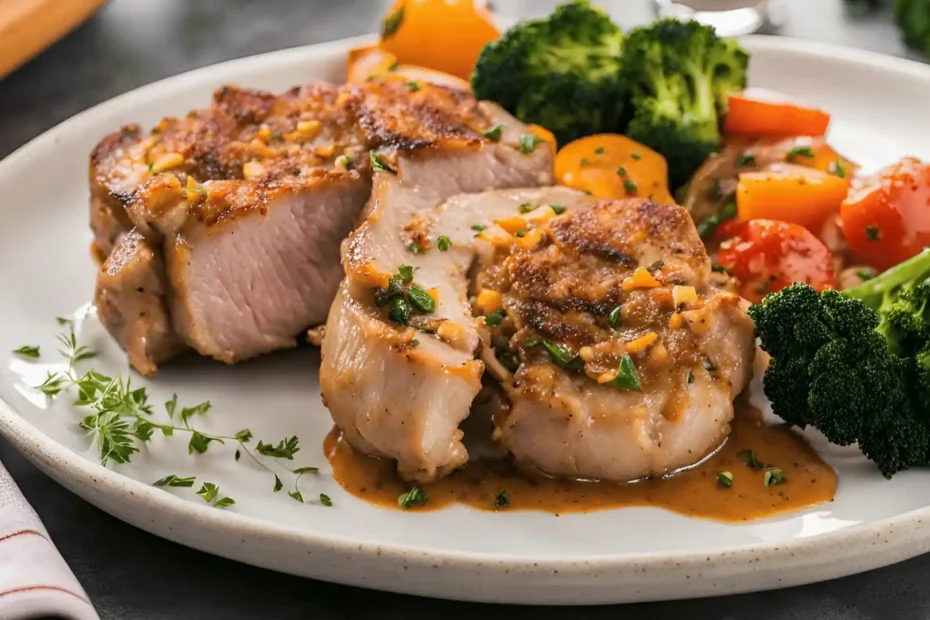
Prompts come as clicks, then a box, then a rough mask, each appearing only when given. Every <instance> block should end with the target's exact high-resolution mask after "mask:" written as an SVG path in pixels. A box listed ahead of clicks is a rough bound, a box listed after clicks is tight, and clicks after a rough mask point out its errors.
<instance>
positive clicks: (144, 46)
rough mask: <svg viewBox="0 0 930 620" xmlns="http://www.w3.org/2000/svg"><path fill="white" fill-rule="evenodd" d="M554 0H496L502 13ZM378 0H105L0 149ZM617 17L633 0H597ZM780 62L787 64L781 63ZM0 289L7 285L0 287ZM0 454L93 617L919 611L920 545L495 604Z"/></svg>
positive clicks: (309, 35) (372, 17) (816, 13)
mask: <svg viewBox="0 0 930 620" xmlns="http://www.w3.org/2000/svg"><path fill="white" fill-rule="evenodd" d="M556 3H557V2H556V1H555V0H497V2H495V5H496V6H497V7H499V9H500V10H501V11H502V12H505V13H507V14H510V15H526V14H534V13H545V12H547V11H548V10H549V9H550V8H551V7H552V6H554V5H555V4H556ZM785 3H786V9H787V15H788V23H787V24H785V26H784V27H783V28H782V31H781V32H782V33H783V34H787V35H790V36H797V37H803V38H809V39H816V40H821V41H829V42H833V43H841V44H845V45H851V46H856V47H863V48H867V49H872V50H875V51H880V52H884V53H888V54H897V55H904V54H905V51H904V49H903V47H902V46H901V44H900V42H899V39H898V35H897V32H896V30H895V29H894V27H893V26H892V25H891V24H890V20H889V18H888V16H887V15H884V16H882V15H878V16H871V17H868V18H859V19H853V18H850V17H848V16H847V15H845V13H844V11H843V8H842V4H841V2H840V0H785ZM388 4H389V2H386V1H384V0H380V1H370V0H357V1H353V0H335V1H329V2H327V1H324V0H157V1H154V0H111V2H110V3H109V4H108V5H107V6H106V7H105V8H104V9H103V10H102V11H101V12H100V13H98V14H97V15H96V16H95V17H93V18H92V19H91V20H90V21H88V22H87V23H85V24H84V25H83V26H81V27H80V28H79V29H78V30H77V31H75V32H74V33H72V34H71V35H69V36H68V37H66V38H65V39H64V40H62V41H61V42H60V43H58V44H57V45H55V46H54V47H52V48H51V49H49V50H47V51H46V52H45V53H43V54H41V55H40V56H39V57H37V58H36V59H34V60H33V61H32V62H30V63H29V64H27V65H26V66H25V67H23V68H22V69H20V70H19V71H17V72H15V73H14V74H12V75H10V76H9V77H7V78H6V79H4V80H0V157H4V156H6V155H7V154H9V153H11V152H12V151H13V150H15V149H16V148H17V147H19V146H20V145H22V144H24V143H25V142H27V141H29V140H30V139H32V138H34V137H35V136H37V135H39V134H40V133H42V132H43V131H45V130H47V129H49V128H50V127H52V126H53V125H55V124H57V123H59V122H61V121H63V120H65V119H66V118H68V117H70V116H72V115H74V114H76V113H77V112H80V111H81V110H84V109H86V108H89V107H91V106H93V105H95V104H97V103H100V102H101V101H104V100H106V99H109V98H111V97H113V96H115V95H118V94H120V93H123V92H125V91H127V90H131V89H133V88H135V87H137V86H141V85H143V84H146V83H148V82H152V81H154V80H158V79H160V78H163V77H167V76H169V75H174V74H177V73H181V72H184V71H187V70H189V69H193V68H196V67H201V66H204V65H208V64H211V63H214V62H219V61H222V60H228V59H231V58H237V57H241V56H247V55H250V54H255V53H259V52H265V51H270V50H274V49H280V48H284V47H292V46H297V45H305V44H310V43H318V42H321V41H327V40H332V39H338V38H342V37H345V36H350V35H356V34H362V33H365V32H371V31H373V30H375V29H376V28H377V26H378V23H379V16H380V14H381V12H382V11H383V9H384V8H385V7H386V6H387V5H388ZM600 4H602V5H604V6H608V7H610V8H611V9H612V12H613V13H614V15H615V16H616V17H617V19H618V21H620V22H621V23H623V24H632V23H636V22H641V21H645V20H647V19H648V18H649V17H650V12H649V8H648V6H649V5H648V2H646V1H645V0H613V1H611V0H601V2H600ZM788 70H790V67H789V68H788ZM5 294H9V292H8V293H5ZM0 461H2V462H3V463H4V464H5V465H6V467H7V468H8V469H9V470H10V473H11V474H12V475H13V477H14V478H15V479H16V481H17V482H18V483H19V485H20V487H21V488H22V490H23V492H24V493H25V495H26V498H27V499H28V500H29V501H30V502H31V503H32V505H33V506H34V507H35V509H36V510H37V511H38V513H39V515H40V516H41V517H42V519H43V520H44V522H45V524H46V526H47V528H48V530H49V532H50V533H51V535H52V538H54V540H55V542H56V543H57V544H58V546H59V548H60V549H61V552H62V554H63V555H64V557H65V559H66V560H67V561H68V563H69V564H70V565H71V567H72V569H73V570H74V572H75V573H76V574H77V576H78V579H80V581H81V582H82V584H83V585H84V588H85V589H86V590H87V593H88V594H89V595H90V597H91V599H92V600H93V601H94V603H95V604H96V605H97V607H98V609H99V612H100V615H101V617H102V618H104V619H105V620H106V619H111V618H118V619H121V620H122V619H125V620H129V619H132V618H146V619H158V618H188V619H192V620H193V619H197V618H220V617H222V618H253V617H259V616H265V617H268V618H275V619H281V620H285V619H288V618H307V617H313V618H356V617H378V618H407V617H440V616H442V617H446V618H465V617H474V616H477V615H479V614H487V613H489V612H490V613H494V612H503V611H509V612H510V613H512V612H513V611H517V613H520V614H532V615H533V616H534V617H541V618H562V617H565V616H566V615H567V616H569V617H581V618H618V617H621V618H626V619H631V620H634V619H639V618H642V619H645V618H658V617H666V616H668V617H673V616H675V617H690V618H701V619H702V620H703V619H710V618H726V619H733V620H737V619H743V618H751V619H753V620H776V619H777V620H787V619H789V618H797V619H810V620H815V619H816V620H829V619H835V618H836V619H838V618H843V619H850V620H866V619H873V618H874V619H882V620H886V619H896V618H928V617H930V580H928V579H927V578H926V575H928V574H930V555H927V556H923V557H919V558H916V559H913V560H910V561H908V562H904V563H902V564H898V565H896V566H892V567H888V568H885V569H881V570H877V571H873V572H871V573H866V574H863V575H858V576H854V577H848V578H845V579H839V580H836V581H832V582H828V583H823V584H816V585H811V586H805V587H799V588H793V589H790V590H780V591H774V592H767V593H761V594H748V595H740V596H731V597H723V598H716V599H705V600H700V601H680V602H671V603H653V604H642V605H629V606H624V607H597V608H585V609H572V610H568V609H564V608H562V609H560V608H523V609H519V610H514V609H510V610H504V609H502V608H497V607H493V606H490V605H475V604H464V603H453V602H444V601H438V600H429V599H421V598H416V597H409V596H400V595H394V594H385V593H380V592H371V591H365V590H358V589H354V588H348V587H343V586H335V585H330V584H326V583H322V582H315V581H309V580H303V579H297V578H294V577H289V576H285V575H279V574H277V573H273V572H270V571H265V570H260V569H257V568H252V567H249V566H245V565H242V564H237V563H234V562H230V561H227V560H223V559H220V558H216V557H213V556H210V555H206V554H203V553H199V552H197V551H192V550H190V549H187V548H185V547H181V546H179V545H176V544H174V543H170V542H167V541H164V540H161V539H158V538H155V537H154V536H150V535H149V534H146V533H144V532H141V531H140V530H137V529H135V528H133V527H131V526H129V525H126V524H124V523H122V522H120V521H117V520H116V519H114V518H112V517H110V516H109V515H107V514H105V513H103V512H101V511H100V510H97V509H96V508H94V507H93V506H91V505H89V504H87V503H86V502H84V501H83V500H81V499H78V498H77V497H76V496H74V495H72V494H71V493H69V492H68V491H66V490H65V489H63V488H62V487H60V486H58V485H57V484H56V483H55V482H53V481H52V480H50V479H49V478H46V477H45V476H44V475H43V474H41V473H39V472H38V471H37V470H36V469H35V468H34V467H32V466H31V465H30V464H28V463H27V462H26V461H25V460H24V459H23V458H22V457H20V456H19V455H18V454H17V453H16V452H14V451H13V450H12V449H11V448H10V447H9V446H8V445H6V444H5V443H3V442H2V441H0Z"/></svg>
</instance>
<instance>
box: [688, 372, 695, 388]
mask: <svg viewBox="0 0 930 620" xmlns="http://www.w3.org/2000/svg"><path fill="white" fill-rule="evenodd" d="M692 383H694V373H693V372H691V371H690V370H689V371H688V385H691V384H692Z"/></svg>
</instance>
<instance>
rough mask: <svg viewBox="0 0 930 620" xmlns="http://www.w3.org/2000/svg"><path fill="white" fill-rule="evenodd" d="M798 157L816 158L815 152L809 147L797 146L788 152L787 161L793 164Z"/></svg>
mask: <svg viewBox="0 0 930 620" xmlns="http://www.w3.org/2000/svg"><path fill="white" fill-rule="evenodd" d="M796 157H814V151H813V150H812V149H811V147H809V146H796V147H794V148H792V149H791V150H790V151H788V154H787V155H786V156H785V159H786V160H788V161H791V162H793V161H794V160H795V158H796Z"/></svg>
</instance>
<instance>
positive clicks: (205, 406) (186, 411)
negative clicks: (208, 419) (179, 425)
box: [181, 400, 212, 423]
mask: <svg viewBox="0 0 930 620" xmlns="http://www.w3.org/2000/svg"><path fill="white" fill-rule="evenodd" d="M211 406H212V405H211V404H210V401H209V400H206V401H204V402H202V403H200V404H199V405H194V406H193V407H184V408H183V409H181V421H183V422H185V423H186V422H187V421H188V420H189V419H190V418H192V417H193V416H195V415H203V414H205V413H206V412H208V411H210V407H211Z"/></svg>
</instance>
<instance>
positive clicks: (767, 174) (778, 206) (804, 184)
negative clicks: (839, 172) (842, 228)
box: [736, 164, 849, 233]
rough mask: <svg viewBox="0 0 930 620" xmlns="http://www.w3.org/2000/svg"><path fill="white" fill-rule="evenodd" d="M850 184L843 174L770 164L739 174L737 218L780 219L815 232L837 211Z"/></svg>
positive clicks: (744, 219) (789, 165)
mask: <svg viewBox="0 0 930 620" xmlns="http://www.w3.org/2000/svg"><path fill="white" fill-rule="evenodd" d="M848 189H849V185H848V183H847V181H846V179H844V178H840V177H838V176H836V175H833V174H828V173H825V172H821V171H819V170H816V169H814V168H808V167H805V166H800V165H794V164H772V165H771V166H769V167H768V169H766V170H764V171H761V172H747V173H744V174H741V175H739V183H738V184H737V187H736V208H737V219H738V220H740V221H749V220H755V219H770V220H781V221H783V222H791V223H794V224H800V225H801V226H804V227H805V228H807V229H808V230H810V231H813V232H815V233H816V232H818V231H819V230H820V227H821V226H822V225H823V223H824V221H825V220H826V219H827V217H829V216H830V215H831V214H833V213H837V212H838V211H839V209H840V205H841V204H842V203H843V200H845V199H846V194H847V192H848Z"/></svg>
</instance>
